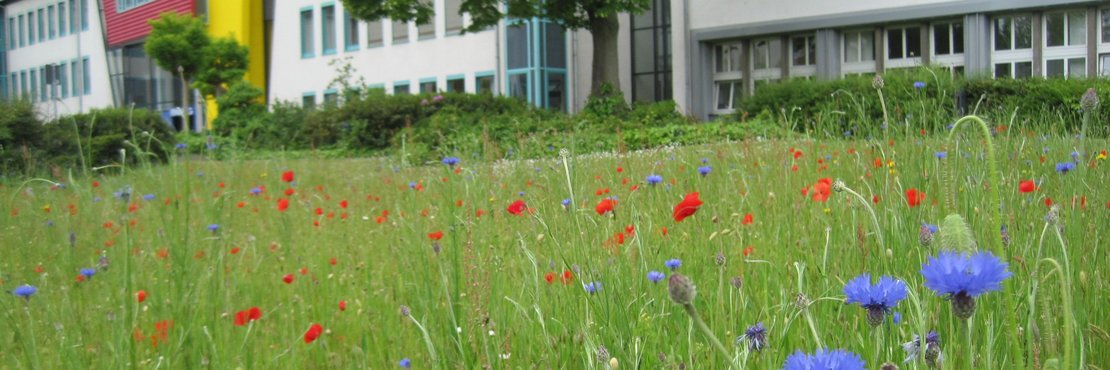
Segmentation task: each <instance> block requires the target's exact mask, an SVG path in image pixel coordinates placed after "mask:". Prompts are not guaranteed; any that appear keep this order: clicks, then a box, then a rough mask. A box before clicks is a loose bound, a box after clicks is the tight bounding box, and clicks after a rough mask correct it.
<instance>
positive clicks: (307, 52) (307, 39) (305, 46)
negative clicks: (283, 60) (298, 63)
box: [301, 8, 316, 58]
mask: <svg viewBox="0 0 1110 370" xmlns="http://www.w3.org/2000/svg"><path fill="white" fill-rule="evenodd" d="M315 54H316V45H315V43H314V42H313V35H312V9H311V8H310V9H303V10H301V57H302V58H311V57H312V56H314V55H315Z"/></svg>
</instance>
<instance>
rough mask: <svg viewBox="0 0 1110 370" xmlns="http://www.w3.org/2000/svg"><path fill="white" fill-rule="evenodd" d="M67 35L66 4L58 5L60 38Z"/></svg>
mask: <svg viewBox="0 0 1110 370" xmlns="http://www.w3.org/2000/svg"><path fill="white" fill-rule="evenodd" d="M65 35H66V3H65V2H64V1H63V2H60V3H58V36H59V37H60V36H65Z"/></svg>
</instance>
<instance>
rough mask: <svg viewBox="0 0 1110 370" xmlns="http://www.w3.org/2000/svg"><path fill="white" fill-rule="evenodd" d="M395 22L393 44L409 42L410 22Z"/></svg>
mask: <svg viewBox="0 0 1110 370" xmlns="http://www.w3.org/2000/svg"><path fill="white" fill-rule="evenodd" d="M392 23H393V44H394V45H396V44H404V43H406V42H409V23H408V22H392Z"/></svg>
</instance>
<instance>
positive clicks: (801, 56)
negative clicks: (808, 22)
mask: <svg viewBox="0 0 1110 370" xmlns="http://www.w3.org/2000/svg"><path fill="white" fill-rule="evenodd" d="M790 43H791V48H790V50H791V57H792V59H793V61H792V62H791V63H792V64H793V65H796V66H809V65H817V37H816V36H813V35H807V36H795V37H793V38H791V39H790Z"/></svg>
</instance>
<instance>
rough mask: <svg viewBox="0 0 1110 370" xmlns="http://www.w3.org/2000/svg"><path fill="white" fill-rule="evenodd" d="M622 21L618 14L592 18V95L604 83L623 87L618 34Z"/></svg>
mask: <svg viewBox="0 0 1110 370" xmlns="http://www.w3.org/2000/svg"><path fill="white" fill-rule="evenodd" d="M620 27H621V26H620V23H619V22H618V21H617V15H616V14H610V15H608V16H596V17H591V18H590V35H591V36H593V41H594V60H593V73H592V74H591V77H592V78H593V79H592V81H593V85H592V86H590V95H596V94H597V93H598V92H599V91H600V90H601V86H602V85H604V84H611V85H613V88H615V89H617V90H618V91H619V90H620V88H621V81H620V65H619V64H618V63H619V62H620V61H619V59H618V57H617V55H618V54H617V34H618V32H619V31H620Z"/></svg>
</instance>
